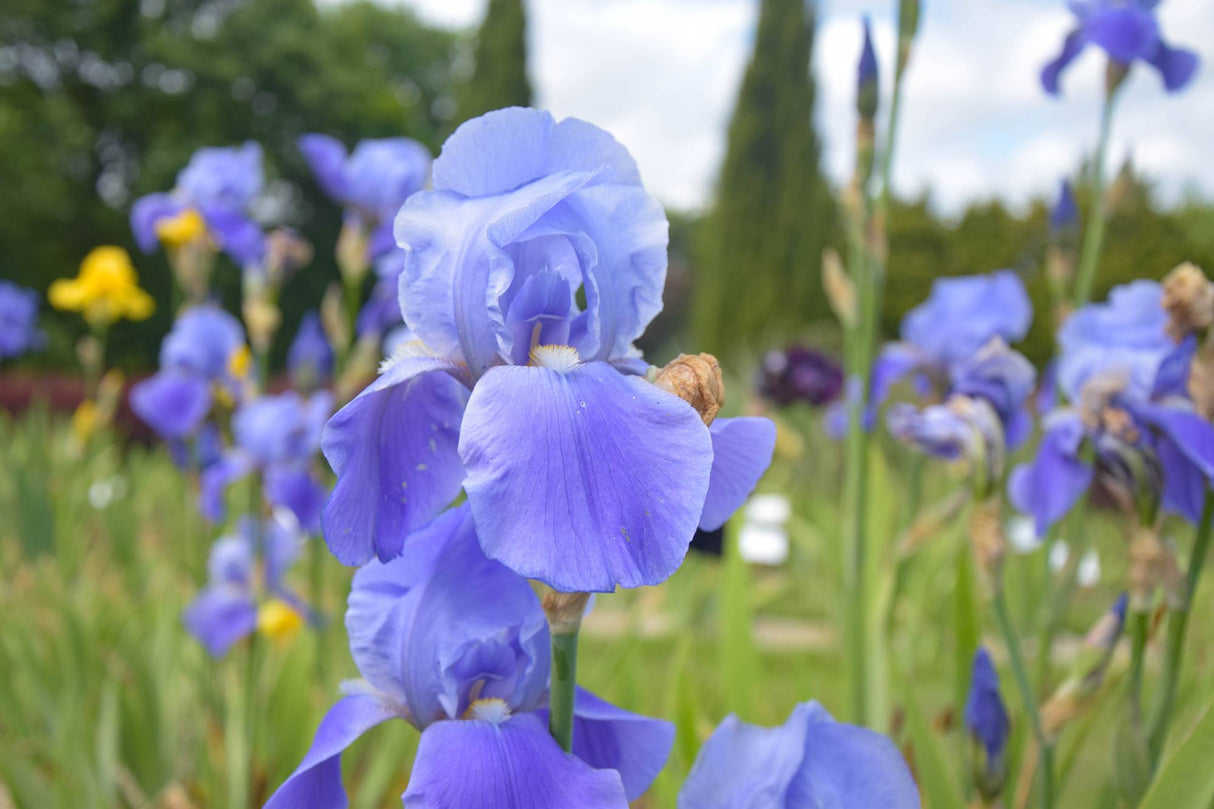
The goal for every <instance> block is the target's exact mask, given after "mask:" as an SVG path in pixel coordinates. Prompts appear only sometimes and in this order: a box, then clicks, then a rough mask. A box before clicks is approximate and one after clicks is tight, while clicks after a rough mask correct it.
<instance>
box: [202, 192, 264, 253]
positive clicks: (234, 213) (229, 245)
mask: <svg viewBox="0 0 1214 809" xmlns="http://www.w3.org/2000/svg"><path fill="white" fill-rule="evenodd" d="M201 212H202V217H203V219H205V220H206V223H207V230H209V231H210V233H211V236H213V237H214V238H215V240H216V241H217V242H219V247H220V249H222V250H223V251H224V252H225V253H227V254H228V256H229V257H230V258H231V259H232V261H234V262H235V263H236V264H237V265H239V266H241V267H246V266H251V265H255V264H258V263H259V262H260V261H261V259H262V257H263V256H264V255H265V252H266V237H265V234H264V233H263V232H262V230H261V226H260V225H258V224H257V223H256V222H254V221H253V220H252V219H250V218H249V217H248V216H247V215H246V214H245V213H244V211H242V210H241V209H239V208H231V207H228V206H226V205H204V206H202V207H201Z"/></svg>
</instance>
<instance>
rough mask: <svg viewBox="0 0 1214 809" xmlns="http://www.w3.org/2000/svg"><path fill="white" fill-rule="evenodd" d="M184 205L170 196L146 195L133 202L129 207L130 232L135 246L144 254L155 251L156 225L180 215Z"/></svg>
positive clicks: (157, 240)
mask: <svg viewBox="0 0 1214 809" xmlns="http://www.w3.org/2000/svg"><path fill="white" fill-rule="evenodd" d="M185 208H186V204H185V203H184V202H182V201H181V200H179V199H177V198H175V197H174V196H173V195H171V194H148V195H147V196H144V197H140V198H139V199H137V200H135V204H134V205H132V206H131V232H132V233H133V234H134V235H135V244H136V245H138V246H139V249H140V250H142V251H143V252H145V253H151V252H153V251H154V250H155V249H156V244H157V243H158V242H159V241H160V239H159V238H158V237H157V235H156V223H157V222H159V221H161V220H162V219H168V218H170V217H173V216H176V215H177V214H179V213H181V211H182V210H184V209H185Z"/></svg>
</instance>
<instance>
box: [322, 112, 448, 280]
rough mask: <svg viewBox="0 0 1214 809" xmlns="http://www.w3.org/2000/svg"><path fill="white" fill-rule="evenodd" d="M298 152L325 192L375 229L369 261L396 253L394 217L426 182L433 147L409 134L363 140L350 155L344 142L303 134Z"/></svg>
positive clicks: (369, 250) (372, 232)
mask: <svg viewBox="0 0 1214 809" xmlns="http://www.w3.org/2000/svg"><path fill="white" fill-rule="evenodd" d="M299 150H300V151H301V152H303V155H304V157H305V158H306V159H307V161H308V165H309V166H310V167H311V168H312V173H313V174H314V175H316V181H317V182H318V183H319V184H320V187H321V188H323V189H324V191H325V193H326V194H328V195H329V196H330V197H332V198H333V200H334V201H336V202H338V203H340V204H341V205H344V206H345V207H346V208H347V210H348V211H349V212H350V213H351V214H352V215H354V216H356V217H358V219H359V221H360V222H362V223H363V224H365V225H366V226H367V227H368V228H370V229H371V233H370V241H369V244H368V249H367V259H368V260H371V261H373V260H375V259H376V258H378V257H379V256H381V255H383V254H384V253H386V252H390V251H392V250H393V249H394V248H395V244H394V242H393V239H392V218H393V217H394V216H396V212H397V211H398V210H400V206H401V205H403V204H404V203H405V200H406V199H408V198H409V197H410V196H412V195H413V194H415V193H417V192H418V191H420V190H421V189H422V187H423V186H425V184H426V178H427V177H428V176H429V174H430V160H431V158H430V150H429V149H427V148H426V147H425V146H423V145H422V144H420V143H418V142H417V141H415V140H411V139H409V138H383V139H380V140H363V141H359V143H358V145H357V146H355V147H354V151H353V152H350V153H347V152H346V147H345V146H343V145H342V143H341V141H339V140H337V139H336V138H332V137H330V136H328V135H316V134H312V135H304V136H303V137H301V138H300V139H299Z"/></svg>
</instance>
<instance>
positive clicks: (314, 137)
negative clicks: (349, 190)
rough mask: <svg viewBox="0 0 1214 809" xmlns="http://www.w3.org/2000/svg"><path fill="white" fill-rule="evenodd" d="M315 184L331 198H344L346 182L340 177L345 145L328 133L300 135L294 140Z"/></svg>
mask: <svg viewBox="0 0 1214 809" xmlns="http://www.w3.org/2000/svg"><path fill="white" fill-rule="evenodd" d="M296 145H297V146H299V151H300V152H301V153H302V154H303V156H304V160H306V161H307V162H308V168H310V169H312V176H314V177H315V178H316V184H317V185H319V186H320V187H321V189H322V190H323V191H324V192H325V193H326V194H328V195H329V196H330V197H332V198H333V199H335V200H337V201H338V202H342V201H344V200H345V199H346V184H345V180H344V179H343V177H342V165H343V164H344V163H345V160H346V147H345V145H343V144H342V142H341V141H339V140H338V139H337V138H334V137H330V136H329V135H321V134H316V133H312V134H308V135H301V136H300V138H299V140H297V141H296Z"/></svg>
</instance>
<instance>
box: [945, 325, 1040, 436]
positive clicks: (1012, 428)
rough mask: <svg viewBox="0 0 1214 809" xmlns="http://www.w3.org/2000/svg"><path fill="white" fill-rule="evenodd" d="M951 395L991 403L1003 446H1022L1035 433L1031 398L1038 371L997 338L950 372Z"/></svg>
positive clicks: (1021, 355) (1017, 352)
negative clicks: (1029, 402)
mask: <svg viewBox="0 0 1214 809" xmlns="http://www.w3.org/2000/svg"><path fill="white" fill-rule="evenodd" d="M950 377H951V385H950V395H952V396H968V397H970V398H971V399H980V400H982V401H984V402H986V403H987V404H989V405H990V406H991V407H992V408H993V409H994V411H995V414H996V415H997V416H998V417H999V424H1000V425H1001V426H1002V432H1003V436H1002V438H1003V443H1004V444H1005V445H1006V446H1007V448H1008V449H1015V448H1017V447H1019V446H1020V445H1021V444H1023V443H1024V441H1025V440H1026V439H1027V438H1028V437H1029V435H1030V434H1031V433H1032V431H1033V415H1032V413H1031V412H1030V410H1029V407H1028V401H1029V397H1030V396H1031V395H1032V394H1033V387H1034V385H1035V384H1036V380H1037V369H1035V368H1034V367H1033V364H1032V363H1031V362H1029V361H1028V360H1027V359H1025V357H1024V355H1023V354H1021V353H1020V352H1019V351H1016V350H1014V349H1011V348H1008V346H1007V344H1006V343H1005V342H1003V340H1002V339H1000V338H998V337H996V338H994V339H993V340H991V341H990V342H989V343H987V344H986V345H985V346H984V347H983V348H982V349H980V350H979V351H978V352H977V353H975V354H974V355H973V356H972V357H970V358H969V359H968V360H965V361H964V362H962V363H959V364H957V365H954V366H953V367H952V369H951V371H950Z"/></svg>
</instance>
